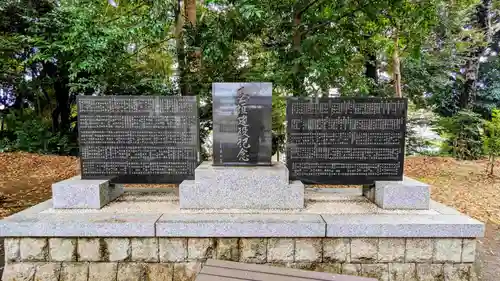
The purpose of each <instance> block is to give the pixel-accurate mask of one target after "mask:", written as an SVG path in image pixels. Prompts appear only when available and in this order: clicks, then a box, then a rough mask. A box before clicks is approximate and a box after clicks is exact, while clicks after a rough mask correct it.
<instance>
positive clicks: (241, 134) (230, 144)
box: [212, 83, 272, 165]
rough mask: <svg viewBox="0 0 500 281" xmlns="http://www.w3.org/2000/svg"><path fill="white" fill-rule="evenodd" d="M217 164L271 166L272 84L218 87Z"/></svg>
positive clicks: (215, 103) (215, 88)
mask: <svg viewBox="0 0 500 281" xmlns="http://www.w3.org/2000/svg"><path fill="white" fill-rule="evenodd" d="M212 97H213V160H214V162H213V164H214V165H270V164H271V152H272V147H271V145H272V135H271V129H272V127H271V121H272V116H271V111H272V84H271V83H214V84H212Z"/></svg>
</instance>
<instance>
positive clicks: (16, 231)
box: [0, 213, 161, 237]
mask: <svg viewBox="0 0 500 281" xmlns="http://www.w3.org/2000/svg"><path fill="white" fill-rule="evenodd" d="M160 216H161V214H156V215H154V214H130V213H125V214H109V213H90V214H29V215H24V216H19V214H18V215H16V216H14V217H8V218H7V219H4V220H0V237H20V236H21V237H22V236H26V237H45V236H48V237H134V236H139V237H154V236H155V222H156V221H157V220H158V218H160Z"/></svg>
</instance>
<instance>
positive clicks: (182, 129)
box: [77, 96, 200, 183]
mask: <svg viewBox="0 0 500 281" xmlns="http://www.w3.org/2000/svg"><path fill="white" fill-rule="evenodd" d="M77 104H78V133H79V142H80V156H81V173H82V178H83V179H104V178H112V179H113V181H114V182H117V183H180V182H182V181H183V180H185V179H194V169H195V168H196V167H197V165H198V163H199V157H200V156H199V137H198V135H199V130H198V128H199V122H198V106H197V99H196V97H179V96H169V97H165V96H103V97H96V96H79V97H78V101H77Z"/></svg>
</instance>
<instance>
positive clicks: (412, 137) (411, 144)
mask: <svg viewBox="0 0 500 281" xmlns="http://www.w3.org/2000/svg"><path fill="white" fill-rule="evenodd" d="M434 119H435V118H434V116H433V114H432V113H431V112H429V110H424V109H417V107H416V105H415V104H413V103H410V104H409V105H408V116H407V119H406V137H405V138H406V140H405V145H406V147H405V153H406V155H429V154H432V153H436V152H434V151H435V149H434V148H435V147H436V146H435V144H434V143H433V141H432V140H430V139H426V138H424V137H422V136H421V135H420V134H419V132H418V128H419V127H425V126H427V127H431V126H432V123H433V120H434Z"/></svg>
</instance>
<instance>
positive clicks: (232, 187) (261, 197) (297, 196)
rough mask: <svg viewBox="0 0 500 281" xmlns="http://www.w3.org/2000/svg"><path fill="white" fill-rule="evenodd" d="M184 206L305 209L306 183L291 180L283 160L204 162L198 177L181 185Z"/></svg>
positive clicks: (198, 171)
mask: <svg viewBox="0 0 500 281" xmlns="http://www.w3.org/2000/svg"><path fill="white" fill-rule="evenodd" d="M179 200H180V207H181V209H302V208H304V185H303V184H302V183H301V182H300V181H295V182H292V183H289V180H288V168H287V167H286V166H285V165H284V164H283V163H274V165H272V166H256V167H255V166H253V167H234V166H231V167H229V166H212V165H211V164H210V163H209V162H204V163H202V164H201V165H200V166H198V168H196V170H195V180H186V181H184V182H182V183H181V184H180V185H179Z"/></svg>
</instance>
